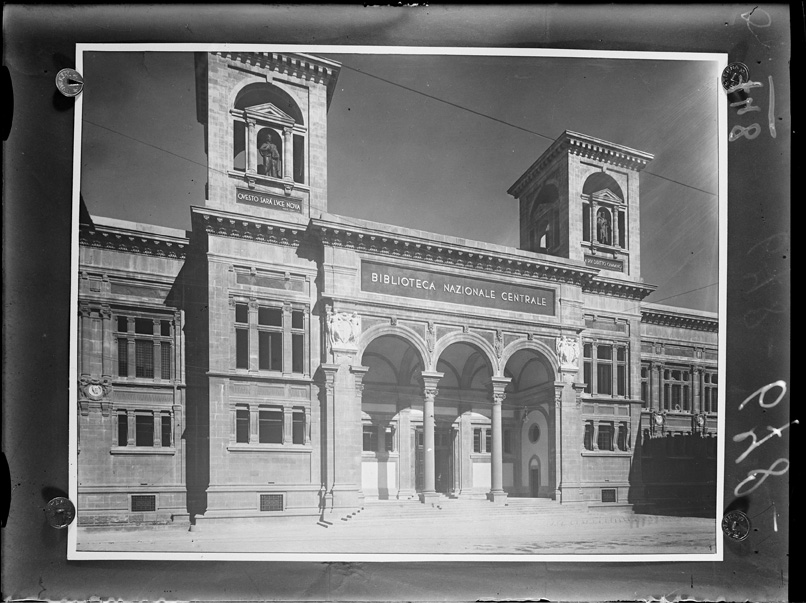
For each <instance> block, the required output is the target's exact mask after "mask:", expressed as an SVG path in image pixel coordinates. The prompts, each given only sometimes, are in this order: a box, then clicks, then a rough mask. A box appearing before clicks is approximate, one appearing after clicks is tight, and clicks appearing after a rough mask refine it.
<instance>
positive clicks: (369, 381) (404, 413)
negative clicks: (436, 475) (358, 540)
mask: <svg viewBox="0 0 806 603" xmlns="http://www.w3.org/2000/svg"><path fill="white" fill-rule="evenodd" d="M389 331H391V329H389ZM419 343H420V342H417V341H416V340H414V338H413V337H411V336H410V335H409V334H408V333H406V332H404V331H402V330H399V331H398V332H397V333H384V334H380V335H378V336H376V337H375V338H373V339H371V341H369V343H368V344H366V346H365V347H364V349H363V353H362V354H361V364H362V365H363V366H366V367H369V370H368V371H367V373H366V375H365V376H364V379H363V385H364V391H363V395H362V398H361V411H362V415H361V416H362V421H361V430H362V452H361V490H362V492H363V494H364V497H365V498H367V499H374V498H377V499H381V500H384V499H389V498H408V497H414V496H415V494H416V491H417V484H416V476H417V462H418V458H417V450H418V445H417V442H418V438H419V441H422V425H423V412H422V408H423V387H422V381H421V374H422V371H423V359H422V353H421V351H420V349H418V345H417V344H419Z"/></svg>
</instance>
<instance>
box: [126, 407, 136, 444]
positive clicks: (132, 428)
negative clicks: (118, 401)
mask: <svg viewBox="0 0 806 603" xmlns="http://www.w3.org/2000/svg"><path fill="white" fill-rule="evenodd" d="M126 421H127V424H126V427H127V429H128V433H127V440H126V445H127V446H135V445H136V444H137V439H136V432H137V419H136V418H135V414H134V411H133V410H127V411H126Z"/></svg>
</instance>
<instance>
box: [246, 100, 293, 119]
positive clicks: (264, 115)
mask: <svg viewBox="0 0 806 603" xmlns="http://www.w3.org/2000/svg"><path fill="white" fill-rule="evenodd" d="M244 111H245V112H246V113H247V115H249V116H251V117H256V118H260V119H265V120H270V121H279V122H281V123H284V124H293V123H294V118H293V117H291V116H290V115H289V114H288V113H286V112H285V111H282V110H280V109H278V108H277V106H276V105H274V104H272V103H263V104H262V105H253V106H252V107H247V108H246V109H244Z"/></svg>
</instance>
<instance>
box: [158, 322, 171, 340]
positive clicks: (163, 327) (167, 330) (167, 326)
mask: <svg viewBox="0 0 806 603" xmlns="http://www.w3.org/2000/svg"><path fill="white" fill-rule="evenodd" d="M160 335H161V336H162V337H170V336H171V321H170V320H161V321H160Z"/></svg>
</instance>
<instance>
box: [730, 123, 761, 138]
mask: <svg viewBox="0 0 806 603" xmlns="http://www.w3.org/2000/svg"><path fill="white" fill-rule="evenodd" d="M751 130H752V131H751ZM759 134H761V126H759V125H758V124H750V125H749V126H747V127H746V128H745V127H744V126H733V129H732V130H731V131H730V135H729V136H728V142H736V141H737V140H739V139H740V138H741V137H742V136H744V137H745V138H746V139H747V140H753V139H754V138H756V137H757V136H758V135H759Z"/></svg>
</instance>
